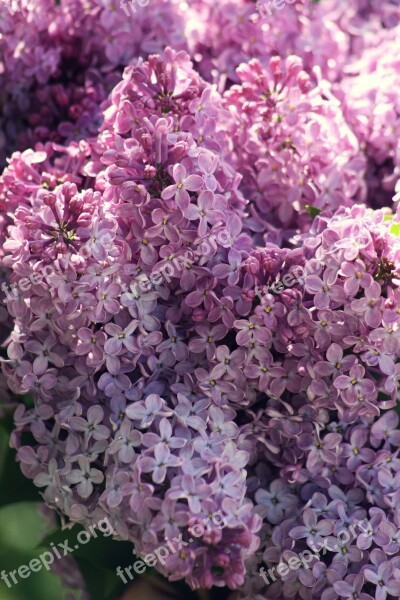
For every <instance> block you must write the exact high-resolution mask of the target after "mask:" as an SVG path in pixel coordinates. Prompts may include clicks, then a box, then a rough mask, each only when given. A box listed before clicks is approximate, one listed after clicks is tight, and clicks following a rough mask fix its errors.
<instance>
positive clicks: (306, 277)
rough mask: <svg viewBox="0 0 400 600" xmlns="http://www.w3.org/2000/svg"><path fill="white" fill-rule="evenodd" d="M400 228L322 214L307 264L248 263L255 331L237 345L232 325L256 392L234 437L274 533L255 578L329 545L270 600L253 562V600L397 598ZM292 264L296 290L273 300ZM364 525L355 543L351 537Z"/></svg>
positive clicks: (370, 215) (383, 218) (353, 215)
mask: <svg viewBox="0 0 400 600" xmlns="http://www.w3.org/2000/svg"><path fill="white" fill-rule="evenodd" d="M399 216H400V215H399V214H398V213H397V214H396V215H387V214H385V213H384V212H383V211H377V212H373V211H372V210H368V209H366V208H365V207H361V206H354V207H352V208H348V209H340V210H338V211H337V212H336V213H335V214H333V215H330V214H329V213H325V214H324V213H322V214H321V215H320V216H319V217H317V218H316V219H315V221H314V223H313V226H312V228H311V231H310V232H309V233H307V234H303V235H302V236H301V237H300V238H299V242H301V252H300V253H298V251H286V252H287V255H286V257H285V258H284V262H283V263H281V264H279V263H278V265H277V266H275V270H273V269H271V266H272V265H271V263H268V262H267V260H265V259H264V261H263V260H260V259H261V257H262V253H261V251H260V250H257V251H255V252H254V254H253V259H252V260H250V259H248V260H247V261H246V263H245V268H246V269H251V272H252V273H254V275H255V277H256V279H257V283H258V286H260V287H259V291H260V290H261V293H260V295H259V302H257V303H256V306H255V307H253V309H252V310H251V311H250V315H249V317H247V318H248V321H247V324H248V325H247V326H248V328H249V329H250V328H251V337H250V338H247V339H244V338H242V331H243V329H244V323H243V321H236V322H235V325H234V326H235V329H236V331H237V332H238V333H237V336H236V341H237V343H238V344H239V345H240V346H241V349H242V350H243V351H244V352H245V353H246V356H247V358H245V359H244V364H245V369H244V373H245V375H246V376H247V378H248V381H247V384H248V385H249V386H251V387H252V388H253V389H254V390H255V392H258V393H257V395H255V396H254V402H252V403H251V405H250V406H249V407H248V408H245V409H244V410H245V412H247V415H248V419H247V420H248V424H249V426H248V429H247V428H246V425H244V426H242V428H241V433H240V435H239V440H240V439H241V438H242V443H243V444H244V445H243V447H244V448H246V449H248V451H250V452H251V454H252V459H251V461H250V462H251V464H252V465H253V468H252V469H251V468H250V469H249V480H248V489H249V491H250V490H251V491H252V492H253V493H254V498H255V500H256V503H257V506H256V511H257V512H258V514H260V515H261V516H262V517H263V519H264V521H265V522H266V525H265V526H264V528H263V530H262V532H261V535H262V540H263V542H262V545H261V547H260V550H259V551H258V556H259V561H260V563H259V565H258V566H259V567H260V566H261V563H264V567H265V565H267V568H272V567H275V568H276V567H277V565H278V564H279V563H280V562H285V563H288V561H289V560H290V559H291V558H293V560H294V559H295V557H296V556H298V555H299V553H301V552H303V551H305V550H308V551H309V552H310V554H311V553H312V554H315V552H316V550H318V549H319V550H320V552H321V548H322V547H323V545H321V544H323V543H324V541H326V543H327V544H328V550H326V549H325V550H324V552H323V553H322V552H321V553H320V554H319V556H318V554H317V555H316V556H314V558H312V559H311V561H310V564H309V565H308V566H307V567H305V568H303V567H302V568H299V569H297V570H296V569H294V570H289V569H288V570H287V571H288V572H287V573H285V574H284V575H283V576H282V577H279V578H278V579H277V576H276V574H275V579H271V578H270V579H269V583H270V585H269V586H268V587H267V588H265V589H264V590H263V588H262V586H263V580H262V579H260V576H259V574H258V573H257V567H256V566H255V564H256V562H254V561H255V559H254V558H253V559H252V561H253V563H252V564H253V567H252V571H253V575H252V574H249V579H248V581H247V583H246V586H245V587H244V593H245V595H246V594H248V593H250V592H251V593H252V594H254V593H255V594H257V593H258V592H259V593H260V596H256V597H257V598H258V597H260V598H261V597H265V593H268V594H271V598H275V597H276V598H283V599H284V600H286V599H288V600H289V599H290V598H295V599H296V600H297V599H302V600H312V599H313V598H320V597H322V598H323V599H324V600H330V599H331V598H332V599H333V598H335V600H336V598H348V597H349V598H350V597H353V596H349V593H350V591H351V590H352V589H353V588H354V586H355V590H356V592H357V593H359V594H360V597H364V598H365V599H366V600H370V599H371V598H376V599H379V598H381V597H383V596H382V592H381V591H380V588H381V587H382V586H386V592H387V594H390V596H394V597H398V594H399V593H400V591H399V588H400V586H399V584H398V577H397V575H396V573H397V569H398V568H399V564H400V544H399V540H398V527H399V524H400V514H399V504H398V500H399V498H400V496H399V491H398V490H399V485H400V479H399V475H398V471H399V468H400V463H399V460H398V453H399V450H400V436H399V430H398V425H399V417H398V415H397V414H396V413H395V412H394V411H393V410H389V411H387V409H391V408H394V407H395V406H396V402H397V399H398V385H399V383H398V382H399V377H400V371H399V368H398V367H399V356H400V337H399V335H400V334H399V331H400V330H399V322H400V317H399V315H400V306H399V302H400V290H399V285H400V272H399V265H400V261H399V257H400V238H399V237H398V236H397V235H396V233H397V228H398V225H397V223H398V221H399ZM264 252H265V254H267V252H266V251H264ZM296 252H297V255H296V254H295V253H296ZM263 264H268V268H265V267H263ZM295 264H298V265H301V267H302V271H301V272H302V275H301V278H300V281H297V283H295V285H294V286H293V280H292V284H290V283H289V280H287V281H288V284H289V286H290V289H286V290H285V289H284V288H283V284H282V283H281V286H282V290H281V293H280V295H273V294H271V293H268V287H269V286H270V285H271V280H274V279H275V278H276V277H277V276H279V278H280V279H282V277H283V281H285V277H286V275H285V274H286V273H290V271H291V270H292V271H293V269H294V266H293V265H295ZM257 265H258V269H257ZM278 273H279V275H278ZM278 289H279V288H278ZM271 313H273V320H272V321H271ZM253 315H254V316H253ZM257 317H258V319H259V321H258V323H259V324H260V325H261V323H264V330H265V329H269V336H268V335H267V334H266V332H265V331H264V332H263V334H262V335H261V331H258V329H257V321H256V320H255V319H257ZM249 333H250V332H249ZM245 342H247V345H246V343H245ZM261 391H262V392H264V393H265V396H260V395H259V392H261ZM384 411H385V412H384ZM250 425H251V427H250ZM266 465H267V466H266ZM295 509H297V510H295ZM298 511H300V516H298V515H299V513H298ZM360 521H365V522H364V524H363V526H362V527H361V525H360V527H359V528H358V529H357V528H356V529H355V531H354V532H353V533H352V534H351V536H350V537H351V539H350V538H349V539H347V536H345V535H344V534H343V530H347V529H349V527H351V526H354V525H355V524H357V523H359V522H360ZM268 525H269V527H268ZM271 525H272V529H271ZM340 532H342V533H340ZM338 534H340V535H339V537H338ZM383 565H384V566H383ZM326 569H328V572H327V574H326V578H324V579H323V580H321V573H322V572H325V571H326ZM321 570H322V571H321ZM336 572H338V574H339V575H340V577H339V576H338V575H337V574H335V573H336ZM254 573H255V575H254ZM346 573H347V575H346ZM345 575H346V577H345ZM355 575H357V576H358V577H359V578H358V579H357V581H355V579H354V576H355ZM339 581H343V582H344V585H339V583H338V582H339ZM266 590H268V592H266ZM321 593H322V596H321ZM263 594H264V595H263ZM362 594H363V595H362ZM251 597H252V596H251ZM268 597H269V596H268Z"/></svg>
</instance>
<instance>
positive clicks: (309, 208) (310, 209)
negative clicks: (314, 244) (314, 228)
mask: <svg viewBox="0 0 400 600" xmlns="http://www.w3.org/2000/svg"><path fill="white" fill-rule="evenodd" d="M304 208H305V209H306V211H307V212H308V214H309V215H310V217H311V218H312V219H315V217H317V216H318V215H319V213H320V212H321V210H320V209H319V208H316V207H315V206H311V204H306V205H305V207H304Z"/></svg>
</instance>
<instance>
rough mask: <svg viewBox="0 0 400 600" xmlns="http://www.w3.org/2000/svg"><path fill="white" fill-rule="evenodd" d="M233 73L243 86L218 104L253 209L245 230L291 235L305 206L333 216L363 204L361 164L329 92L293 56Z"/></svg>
mask: <svg viewBox="0 0 400 600" xmlns="http://www.w3.org/2000/svg"><path fill="white" fill-rule="evenodd" d="M237 72H238V75H239V77H240V79H241V85H235V86H233V87H232V88H231V89H230V90H229V92H227V93H226V94H225V96H224V101H225V105H226V106H227V108H229V110H230V113H231V119H230V121H229V122H228V123H227V124H226V127H227V128H228V130H229V131H230V133H231V135H232V138H233V140H234V148H235V153H234V160H235V164H236V167H237V169H238V170H239V172H240V173H241V174H242V175H243V182H242V185H241V189H242V191H243V193H244V195H245V197H246V198H247V199H248V200H250V201H251V208H250V213H251V219H250V221H248V224H249V227H250V228H251V229H253V230H254V231H256V232H261V233H267V232H270V233H271V235H273V236H276V232H277V230H279V229H280V228H281V227H284V228H285V229H286V230H288V232H287V235H289V232H290V230H291V229H299V228H300V229H303V228H308V227H309V224H310V220H311V219H310V215H309V214H308V212H307V210H306V206H308V205H311V206H312V207H314V208H316V209H319V210H321V209H325V208H329V209H332V210H334V209H336V208H338V207H339V206H351V205H352V204H353V203H354V202H355V201H359V200H362V199H363V197H364V193H365V190H364V182H363V176H364V170H365V161H364V157H363V155H362V154H361V152H360V149H359V145H358V142H357V139H356V138H355V136H354V135H353V134H352V132H351V130H350V128H349V127H348V125H347V124H346V122H345V120H344V117H343V114H342V112H341V109H340V107H339V104H338V102H337V100H336V99H335V98H334V96H333V95H332V93H331V92H330V91H329V86H328V85H327V84H326V85H325V84H324V82H323V81H321V82H320V83H319V84H318V82H316V81H315V80H314V79H312V78H310V76H309V75H307V73H306V72H305V71H304V69H303V62H302V61H301V59H300V58H299V57H296V56H290V57H288V58H287V59H286V60H282V59H281V58H279V57H278V56H275V57H274V58H272V59H271V61H270V64H269V67H268V69H264V68H263V67H262V66H261V64H260V62H258V61H257V60H252V61H250V62H249V63H248V64H243V65H241V66H240V68H239V69H238V71H237ZM281 233H282V234H283V232H281Z"/></svg>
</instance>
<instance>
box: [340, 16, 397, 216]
mask: <svg viewBox="0 0 400 600" xmlns="http://www.w3.org/2000/svg"><path fill="white" fill-rule="evenodd" d="M399 11H400V8H399ZM394 31H395V35H396V37H395V39H394V40H392V39H389V40H385V41H384V43H382V44H380V45H379V46H378V47H377V48H371V49H368V50H366V51H365V52H364V53H363V54H362V56H361V58H360V59H359V60H357V61H356V62H354V63H353V64H351V66H350V67H349V68H348V72H349V74H348V76H347V77H345V78H344V79H343V80H342V81H341V83H340V86H338V91H337V95H338V97H339V98H341V99H342V104H343V107H344V111H345V115H346V119H347V121H348V123H349V124H350V125H351V126H352V128H353V131H354V132H355V134H356V135H357V138H358V139H359V140H360V142H361V144H362V145H363V148H364V152H365V154H366V156H367V160H368V171H367V182H368V190H369V197H368V204H369V205H370V206H373V207H374V208H379V207H381V206H388V205H390V204H391V201H392V197H393V194H394V189H395V185H396V183H397V181H398V179H399V178H400V142H399V132H400V117H399V101H398V97H397V95H396V89H397V87H398V85H399V61H398V56H399V52H400V26H398V27H397V28H396V29H395V30H394Z"/></svg>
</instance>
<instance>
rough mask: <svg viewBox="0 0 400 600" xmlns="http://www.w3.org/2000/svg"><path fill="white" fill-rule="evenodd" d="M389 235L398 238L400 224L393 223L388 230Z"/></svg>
mask: <svg viewBox="0 0 400 600" xmlns="http://www.w3.org/2000/svg"><path fill="white" fill-rule="evenodd" d="M390 233H391V234H392V235H395V236H397V237H399V236H400V223H395V225H392V226H391V228H390Z"/></svg>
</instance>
